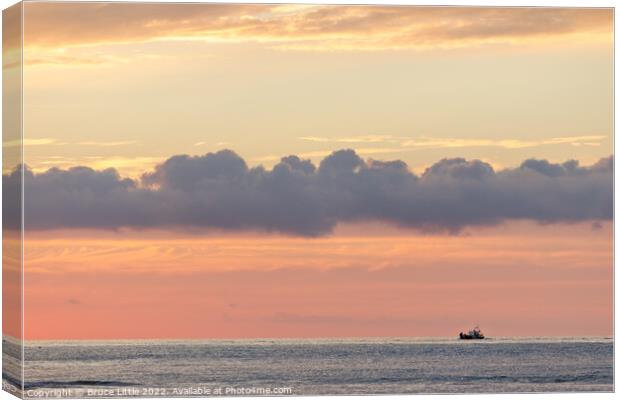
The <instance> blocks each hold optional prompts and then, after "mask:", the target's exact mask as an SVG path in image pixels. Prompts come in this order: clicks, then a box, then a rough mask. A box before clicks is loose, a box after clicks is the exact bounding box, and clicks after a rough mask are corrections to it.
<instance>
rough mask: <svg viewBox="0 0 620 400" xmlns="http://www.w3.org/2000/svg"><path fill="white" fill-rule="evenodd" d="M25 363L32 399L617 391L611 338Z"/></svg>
mask: <svg viewBox="0 0 620 400" xmlns="http://www.w3.org/2000/svg"><path fill="white" fill-rule="evenodd" d="M4 343H5V365H7V364H6V363H7V357H8V358H10V357H11V355H10V351H9V352H8V353H7V351H6V350H7V347H6V346H7V342H4ZM9 346H10V345H9ZM8 349H9V350H10V347H9V348H8ZM25 356H26V359H27V361H26V363H25V379H24V381H25V390H26V393H25V394H26V395H27V396H29V397H35V396H41V394H42V393H47V395H48V396H61V397H113V396H167V397H174V396H183V397H187V396H192V395H194V396H196V395H205V394H206V395H212V396H219V395H244V394H245V395H248V394H249V395H274V394H275V395H289V394H293V395H316V394H386V393H387V394H406V393H455V392H457V393H481V392H542V391H546V392H573V391H605V392H608V391H612V390H613V340H612V339H610V338H562V339H559V338H534V339H524V338H501V339H488V340H484V341H459V340H456V339H410V338H403V339H398V338H394V339H342V340H235V341H224V340H209V341H101V342H96V341H88V342H84V341H40V342H30V343H29V344H28V345H27V347H26V349H25ZM8 361H9V362H10V360H8ZM3 377H4V381H5V384H6V383H9V384H11V383H12V384H18V383H19V373H18V374H17V375H15V374H12V373H11V371H9V370H7V369H6V368H5V370H4V371H3Z"/></svg>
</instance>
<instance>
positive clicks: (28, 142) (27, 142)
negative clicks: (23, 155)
mask: <svg viewBox="0 0 620 400" xmlns="http://www.w3.org/2000/svg"><path fill="white" fill-rule="evenodd" d="M22 144H23V145H24V146H45V145H58V144H64V143H61V142H59V141H58V140H57V139H53V138H39V139H24V140H23V141H22V140H20V139H16V140H9V141H6V142H4V143H3V144H2V146H4V147H17V146H19V145H22Z"/></svg>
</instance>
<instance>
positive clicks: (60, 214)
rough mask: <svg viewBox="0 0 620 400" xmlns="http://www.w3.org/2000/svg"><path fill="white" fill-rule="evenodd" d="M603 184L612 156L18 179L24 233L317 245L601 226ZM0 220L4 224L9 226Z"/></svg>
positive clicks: (223, 156) (227, 161)
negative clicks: (520, 225) (246, 236)
mask: <svg viewBox="0 0 620 400" xmlns="http://www.w3.org/2000/svg"><path fill="white" fill-rule="evenodd" d="M19 178H20V174H19V173H18V172H15V173H13V174H10V175H5V176H3V189H4V193H5V194H6V193H11V192H14V191H16V190H18V188H19ZM612 183H613V158H612V157H609V158H605V159H602V160H600V161H599V162H597V163H596V164H594V165H592V166H589V167H581V166H579V164H578V163H577V162H576V161H568V162H565V163H563V164H554V163H550V162H548V161H546V160H526V161H525V162H523V163H522V164H521V165H520V166H519V167H517V168H514V169H506V170H502V171H497V172H496V171H494V170H493V168H492V167H491V166H490V165H489V164H487V163H485V162H482V161H479V160H470V161H468V160H465V159H462V158H454V159H444V160H441V161H439V162H437V163H436V164H434V165H432V166H431V167H429V168H427V169H426V171H425V172H424V173H423V174H422V176H420V177H418V176H417V175H415V174H413V173H411V172H410V171H409V169H408V168H407V165H406V164H405V163H404V162H402V161H377V160H368V161H364V160H363V159H361V158H360V157H359V156H358V155H357V154H356V153H355V152H354V151H353V150H340V151H337V152H334V153H332V154H331V155H329V156H328V157H326V158H325V159H324V160H323V161H322V162H321V163H320V165H319V167H318V168H316V167H315V166H314V165H313V164H312V163H311V162H310V161H308V160H302V159H300V158H299V157H297V156H288V157H284V158H282V160H281V161H280V163H278V164H277V165H276V166H275V167H274V168H273V169H272V170H266V169H264V168H263V167H255V168H249V167H248V166H247V164H246V162H245V161H244V160H243V159H242V158H241V157H239V156H238V155H237V154H235V153H234V152H232V151H230V150H223V151H219V152H217V153H209V154H206V155H204V156H193V157H192V156H187V155H180V156H174V157H171V158H169V159H168V160H167V161H165V162H164V163H163V164H161V165H158V166H157V167H156V168H155V169H154V170H153V171H151V172H148V173H145V174H144V175H143V176H142V178H141V179H140V180H139V181H136V180H131V179H123V178H122V177H120V176H119V175H118V173H117V172H116V171H115V170H114V169H107V170H103V171H95V170H92V169H90V168H86V167H76V168H71V169H68V170H60V169H50V170H48V171H47V172H44V173H39V174H34V173H32V172H31V171H29V170H26V172H25V189H24V190H25V198H26V201H25V211H24V212H25V225H26V229H55V228H95V229H97V228H101V229H117V228H122V227H129V228H175V227H178V228H206V229H213V228H216V229H228V230H244V229H247V230H263V231H269V232H281V233H286V234H293V235H301V236H319V235H324V234H328V233H330V232H331V231H332V229H333V228H334V227H335V226H336V225H337V224H338V223H341V222H354V221H383V222H388V223H392V224H396V225H399V226H403V227H408V228H413V229H418V230H432V231H446V232H455V231H459V230H460V229H462V228H464V227H467V226H475V225H491V224H498V223H501V222H502V221H505V220H512V219H527V220H534V221H538V222H541V223H556V222H578V221H603V220H611V219H612V215H613V184H612ZM6 198H7V197H5V201H6ZM5 204H7V203H5ZM7 217H8V218H7ZM4 218H5V223H6V224H7V225H8V226H13V227H15V226H17V225H18V223H19V218H11V217H10V216H7V215H5V217H4Z"/></svg>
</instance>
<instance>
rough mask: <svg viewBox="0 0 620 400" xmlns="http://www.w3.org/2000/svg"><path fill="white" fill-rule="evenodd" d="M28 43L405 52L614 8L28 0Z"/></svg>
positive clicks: (595, 19) (541, 28) (496, 36)
mask: <svg viewBox="0 0 620 400" xmlns="http://www.w3.org/2000/svg"><path fill="white" fill-rule="evenodd" d="M26 15H27V18H28V24H27V26H26V30H25V32H24V34H25V45H26V46H27V47H38V48H41V47H47V48H54V47H66V46H76V45H77V46H79V45H94V44H108V43H131V42H141V41H152V40H162V39H163V40H179V39H185V40H191V39H199V40H209V39H218V40H231V41H259V42H263V43H270V44H272V45H274V46H275V47H278V48H281V49H313V50H329V49H357V50H360V49H369V50H371V49H375V50H376V49H386V48H387V49H400V48H434V47H469V46H472V45H473V46H476V45H481V44H497V43H504V44H506V43H518V42H522V41H525V40H528V39H530V40H536V41H537V42H540V41H541V40H542V39H545V38H548V37H557V36H565V35H580V38H581V39H583V37H584V36H588V35H599V34H603V35H604V36H605V37H606V39H607V40H609V41H611V40H612V39H613V30H612V27H613V10H612V9H611V8H608V9H603V8H599V9H596V8H561V7H554V8H545V7H535V8H526V7H520V8H510V7H407V6H388V7H385V6H330V5H323V6H316V5H315V6H312V5H291V4H281V5H273V4H272V5H268V4H245V5H238V4H165V3H161V4H157V3H151V4H147V3H107V4H106V3H31V4H26Z"/></svg>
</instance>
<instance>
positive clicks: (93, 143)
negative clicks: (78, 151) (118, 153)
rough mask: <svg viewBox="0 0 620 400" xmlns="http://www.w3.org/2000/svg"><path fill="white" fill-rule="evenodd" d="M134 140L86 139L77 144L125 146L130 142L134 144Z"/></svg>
mask: <svg viewBox="0 0 620 400" xmlns="http://www.w3.org/2000/svg"><path fill="white" fill-rule="evenodd" d="M136 143H137V142H136V141H135V140H121V141H112V142H99V141H86V142H79V143H78V144H80V145H82V146H97V147H116V146H127V145H130V144H136Z"/></svg>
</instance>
